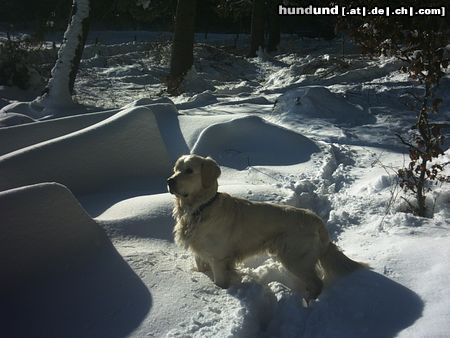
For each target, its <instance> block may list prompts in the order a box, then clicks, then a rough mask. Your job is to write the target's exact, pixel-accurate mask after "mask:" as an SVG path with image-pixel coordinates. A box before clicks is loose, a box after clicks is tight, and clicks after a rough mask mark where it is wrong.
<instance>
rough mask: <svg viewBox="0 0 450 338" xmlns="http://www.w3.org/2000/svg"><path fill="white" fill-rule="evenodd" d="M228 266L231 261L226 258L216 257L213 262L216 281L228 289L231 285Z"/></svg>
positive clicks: (218, 284)
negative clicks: (217, 258) (218, 258)
mask: <svg viewBox="0 0 450 338" xmlns="http://www.w3.org/2000/svg"><path fill="white" fill-rule="evenodd" d="M228 266H229V262H228V261H226V260H216V259H214V260H213V261H212V263H211V267H212V272H213V275H214V283H215V284H216V285H217V286H219V287H221V288H222V289H227V288H228V287H229V286H230V276H229V273H228V270H227V269H228Z"/></svg>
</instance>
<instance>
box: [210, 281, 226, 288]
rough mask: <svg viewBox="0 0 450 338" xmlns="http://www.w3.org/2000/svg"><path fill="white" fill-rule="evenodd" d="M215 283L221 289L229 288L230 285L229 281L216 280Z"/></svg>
mask: <svg viewBox="0 0 450 338" xmlns="http://www.w3.org/2000/svg"><path fill="white" fill-rule="evenodd" d="M214 284H216V285H217V286H218V287H219V288H221V289H228V288H229V287H230V282H229V281H214Z"/></svg>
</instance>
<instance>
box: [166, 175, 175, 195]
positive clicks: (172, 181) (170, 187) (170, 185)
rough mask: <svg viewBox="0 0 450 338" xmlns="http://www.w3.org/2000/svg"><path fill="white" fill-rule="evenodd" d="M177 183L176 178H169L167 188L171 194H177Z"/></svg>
mask: <svg viewBox="0 0 450 338" xmlns="http://www.w3.org/2000/svg"><path fill="white" fill-rule="evenodd" d="M175 183H176V182H175V179H174V178H172V177H169V178H168V179H167V188H168V190H169V192H170V193H171V194H175Z"/></svg>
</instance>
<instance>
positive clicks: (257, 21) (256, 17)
mask: <svg viewBox="0 0 450 338" xmlns="http://www.w3.org/2000/svg"><path fill="white" fill-rule="evenodd" d="M265 12H266V3H265V1H264V0H253V7H252V26H251V37H250V39H251V40H250V51H249V53H248V56H249V57H255V56H256V52H257V51H258V49H259V48H264V25H265V14H266V13H265Z"/></svg>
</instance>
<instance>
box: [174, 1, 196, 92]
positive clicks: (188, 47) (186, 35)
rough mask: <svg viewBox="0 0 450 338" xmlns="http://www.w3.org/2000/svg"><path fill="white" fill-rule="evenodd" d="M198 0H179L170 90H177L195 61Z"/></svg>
mask: <svg viewBox="0 0 450 338" xmlns="http://www.w3.org/2000/svg"><path fill="white" fill-rule="evenodd" d="M195 12H196V0H178V4H177V11H176V17H175V32H174V35H173V41H172V54H171V57H170V75H169V83H168V90H169V92H170V91H173V90H174V89H175V90H176V89H177V87H178V85H179V84H180V83H181V81H182V79H183V77H184V75H186V73H187V72H188V70H189V69H190V68H191V67H192V65H193V63H194V29H195Z"/></svg>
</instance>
